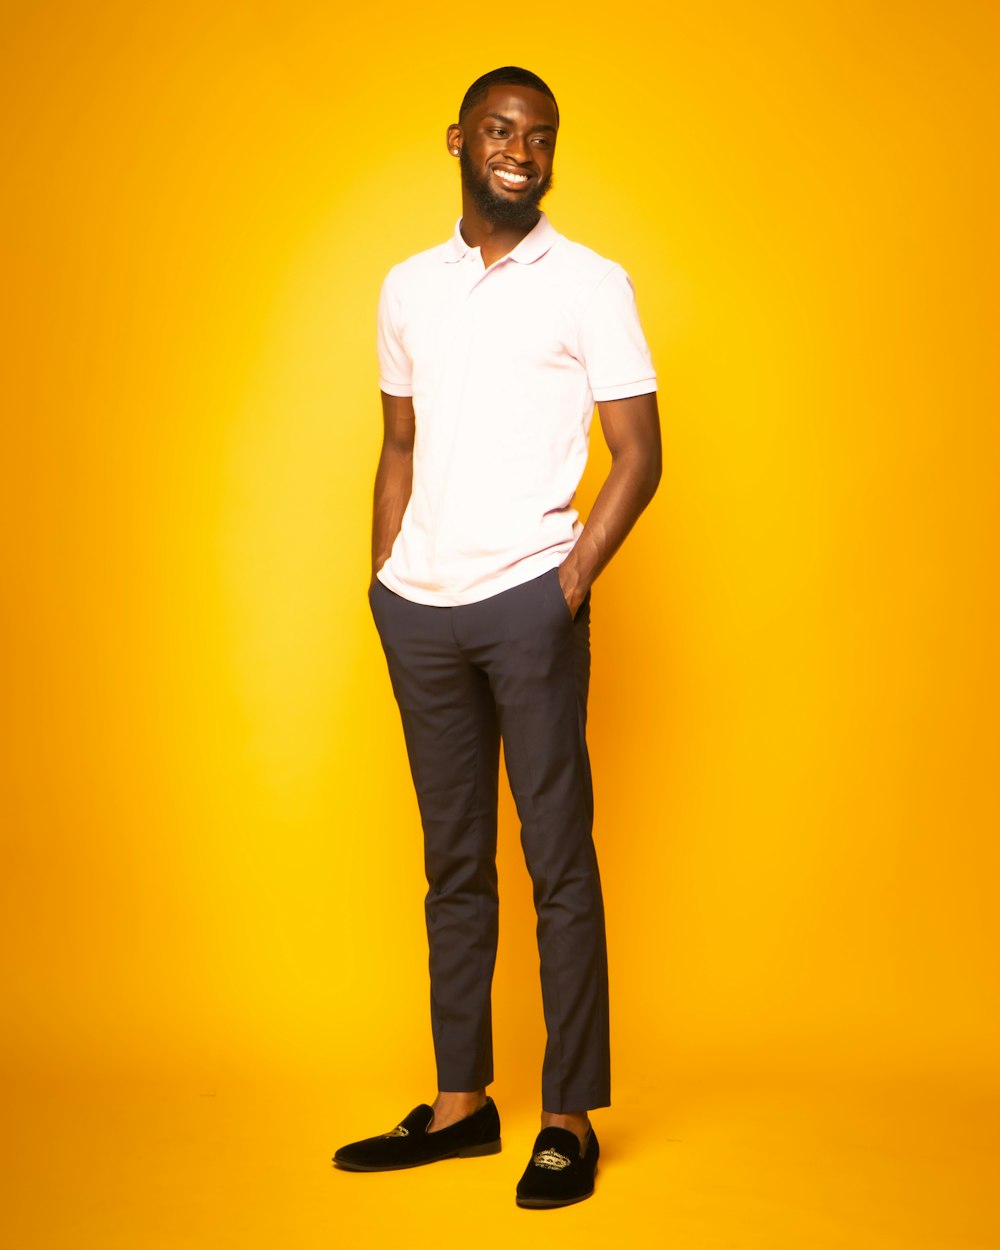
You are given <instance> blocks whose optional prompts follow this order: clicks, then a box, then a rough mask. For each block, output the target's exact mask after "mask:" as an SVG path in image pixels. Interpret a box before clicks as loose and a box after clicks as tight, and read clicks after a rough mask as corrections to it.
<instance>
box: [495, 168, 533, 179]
mask: <svg viewBox="0 0 1000 1250" xmlns="http://www.w3.org/2000/svg"><path fill="white" fill-rule="evenodd" d="M493 172H494V173H495V174H496V176H497V177H498V178H502V179H503V180H504V182H527V181H528V175H527V174H512V173H511V172H510V171H509V170H506V169H494V171H493Z"/></svg>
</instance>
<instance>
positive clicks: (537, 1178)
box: [517, 1124, 601, 1207]
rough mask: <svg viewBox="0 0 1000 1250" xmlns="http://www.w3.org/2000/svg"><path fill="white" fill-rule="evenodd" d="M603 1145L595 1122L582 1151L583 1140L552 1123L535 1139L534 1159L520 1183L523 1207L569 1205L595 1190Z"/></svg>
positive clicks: (519, 1188)
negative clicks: (599, 1141)
mask: <svg viewBox="0 0 1000 1250" xmlns="http://www.w3.org/2000/svg"><path fill="white" fill-rule="evenodd" d="M600 1151H601V1148H600V1146H598V1144H597V1134H596V1133H595V1132H594V1127H593V1125H591V1127H590V1132H589V1134H588V1135H587V1144H586V1147H585V1148H584V1150H583V1152H582V1154H581V1152H580V1139H579V1137H577V1135H576V1134H575V1133H572V1132H570V1130H569V1129H568V1128H559V1127H557V1126H556V1125H555V1124H550V1125H549V1126H548V1128H543V1129H542V1131H541V1132H540V1133H539V1134H538V1136H537V1137H536V1138H535V1147H534V1153H533V1154H532V1156H531V1162H530V1163H529V1164H528V1166H527V1167H526V1168H525V1169H524V1175H523V1176H522V1177H521V1179H520V1180H519V1181H518V1182H517V1205H518V1206H519V1207H566V1206H569V1204H570V1203H571V1202H582V1200H583V1199H584V1198H589V1197H590V1195H591V1194H592V1193H593V1192H594V1174H595V1172H596V1171H597V1156H598V1155H599V1154H600Z"/></svg>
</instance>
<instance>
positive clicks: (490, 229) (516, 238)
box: [460, 192, 542, 265]
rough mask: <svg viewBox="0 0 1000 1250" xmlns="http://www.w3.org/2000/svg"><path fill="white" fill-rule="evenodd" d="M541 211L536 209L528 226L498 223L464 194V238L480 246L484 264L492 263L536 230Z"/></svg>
mask: <svg viewBox="0 0 1000 1250" xmlns="http://www.w3.org/2000/svg"><path fill="white" fill-rule="evenodd" d="M541 216H542V214H541V212H540V211H538V210H536V212H535V219H534V221H532V222H531V224H530V225H528V226H512V225H509V224H507V223H503V224H500V225H498V224H497V223H496V222H493V221H490V220H489V219H488V218H486V217H484V216H483V215H482V214H481V213H480V212H479V210H478V209H477V208H476V207H475V205H474V204H472V203H471V202H470V199H469V196H468V195H466V194H465V193H464V192H463V195H462V224H461V227H460V230H461V233H462V238H463V239H464V240H465V241H466V243H468V245H469V247H478V248H479V249H480V251H481V252H482V254H483V264H484V265H492V264H493V262H494V261H497V260H499V259H500V258H501V257H502V256H506V255H507V254H508V253H510V252H512V251H513V250H514V248H515V247H517V245H518V244H519V243H520V242H521V240H522V239H523V238H524V237H525V236H526V235H528V234H530V233H531V232H532V230H534V228H535V226H537V225H538V223H539V221H540V220H541Z"/></svg>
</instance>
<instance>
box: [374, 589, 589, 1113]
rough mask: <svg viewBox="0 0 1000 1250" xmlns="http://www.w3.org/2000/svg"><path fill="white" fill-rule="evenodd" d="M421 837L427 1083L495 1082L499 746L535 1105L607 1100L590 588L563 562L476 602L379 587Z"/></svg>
mask: <svg viewBox="0 0 1000 1250" xmlns="http://www.w3.org/2000/svg"><path fill="white" fill-rule="evenodd" d="M369 601H370V603H371V609H372V615H373V617H374V620H375V624H376V627H377V629H378V632H379V637H380V639H381V642H382V647H383V649H384V651H385V655H386V660H387V663H388V668H389V676H390V679H391V681H392V688H393V693H394V695H395V697H396V701H397V703H398V704H399V709H400V715H401V718H402V723H403V734H404V737H405V740H406V748H407V754H408V757H409V763H410V771H411V774H412V777H413V784H414V787H415V790H416V795H417V802H418V806H419V809H420V817H421V824H422V826H423V834H424V865H425V872H426V876H427V884H428V890H427V894H426V896H425V900H424V908H425V915H426V921H427V940H428V949H429V970H430V983H431V1029H432V1034H433V1040H434V1052H435V1059H436V1064H437V1079H438V1088H439V1089H443V1090H472V1089H479V1088H480V1087H482V1086H485V1085H488V1084H489V1083H490V1082H491V1081H492V1080H493V1037H492V1016H491V986H492V981H493V970H494V966H495V963H496V951H497V913H498V897H497V871H496V847H497V780H498V773H499V758H500V742H501V739H502V740H503V747H504V759H505V762H506V766H507V775H508V778H509V780H510V787H511V792H512V794H513V796H514V801H515V803H516V805H517V811H518V816H519V818H520V821H521V845H522V847H523V850H524V857H525V863H526V864H527V867H528V872H529V873H530V875H531V880H532V888H533V897H534V903H535V910H536V913H537V927H536V933H537V940H538V954H539V963H540V975H541V988H542V1005H543V1010H544V1015H545V1026H546V1033H547V1041H546V1047H545V1056H544V1060H543V1064H542V1107H543V1108H544V1110H546V1111H556V1112H558V1111H581V1110H587V1109H590V1108H594V1107H606V1106H609V1105H610V1102H611V1078H610V1055H609V1032H608V964H607V944H606V938H605V923H604V903H603V898H602V894H601V880H600V873H599V871H598V864H597V854H596V851H595V848H594V841H593V822H594V800H593V787H592V782H591V773H590V761H589V757H588V754H587V741H586V722H587V691H588V687H589V684H590V595H589V594H588V596H587V598H586V599H585V600H584V603H583V604H582V605H581V607H580V609H579V611H578V612H577V613H576V615H575V617H574V616H573V615H572V614H571V613H570V610H569V607H568V605H567V603H566V600H565V597H564V596H563V593H562V589H561V587H560V585H559V573H558V569H551V570H550V571H548V572H546V573H543V574H541V575H540V576H539V577H536V578H534V579H533V580H531V581H529V582H525V583H523V584H522V585H520V586H515V587H513V588H512V589H510V590H505V591H501V592H500V593H499V594H496V595H493V596H492V597H491V598H488V599H484V600H481V601H480V602H478V603H470V604H463V605H460V606H458V607H447V608H441V607H430V606H428V605H426V604H420V603H413V602H412V601H410V600H408V599H404V598H402V597H401V596H400V595H397V594H395V593H394V592H393V591H391V590H389V589H388V587H386V586H384V585H383V584H382V583H381V582H379V581H377V580H376V582H375V583H374V585H373V587H372V590H371V592H370V596H369Z"/></svg>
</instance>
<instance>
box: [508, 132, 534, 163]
mask: <svg viewBox="0 0 1000 1250" xmlns="http://www.w3.org/2000/svg"><path fill="white" fill-rule="evenodd" d="M503 151H504V156H509V157H510V158H511V159H512V160H515V161H517V162H518V163H519V164H525V165H526V164H528V162H529V161H530V160H531V156H530V155H529V152H528V143H527V140H526V139H525V137H524V136H523V135H511V136H510V138H509V139H508V140H507V142H506V143H505V144H504V145H503Z"/></svg>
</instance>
